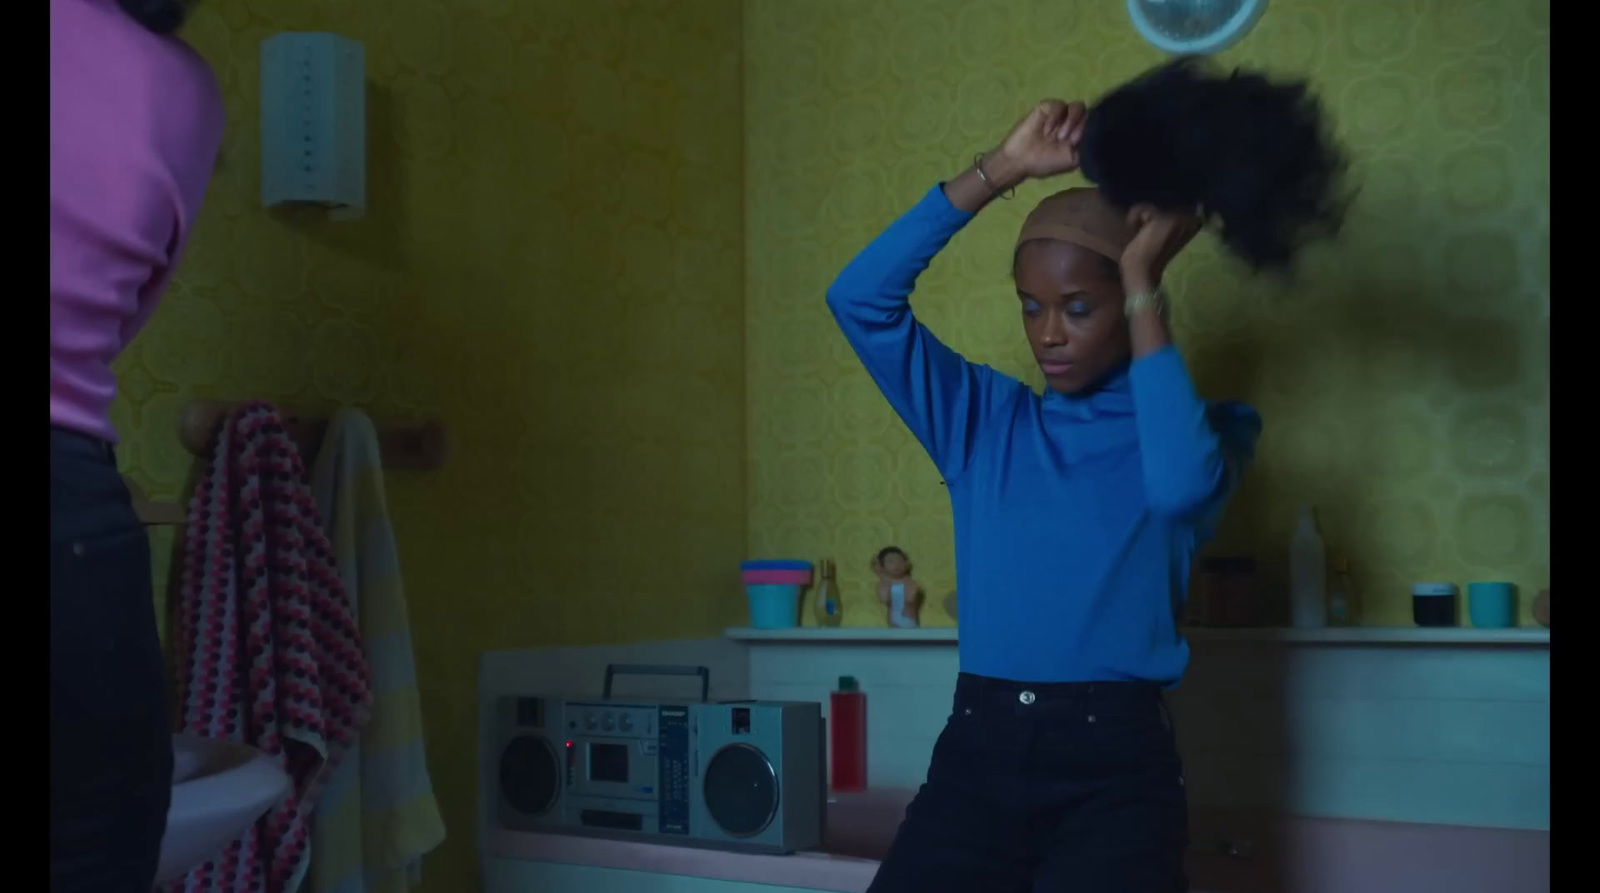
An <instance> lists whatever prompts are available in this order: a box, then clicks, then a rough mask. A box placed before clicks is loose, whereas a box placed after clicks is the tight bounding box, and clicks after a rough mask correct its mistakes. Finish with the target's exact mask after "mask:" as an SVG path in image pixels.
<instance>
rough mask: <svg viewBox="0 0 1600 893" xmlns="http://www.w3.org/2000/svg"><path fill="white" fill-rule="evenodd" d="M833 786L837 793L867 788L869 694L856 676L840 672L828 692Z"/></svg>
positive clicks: (830, 763) (831, 783)
mask: <svg viewBox="0 0 1600 893" xmlns="http://www.w3.org/2000/svg"><path fill="white" fill-rule="evenodd" d="M828 738H829V744H830V746H829V755H828V773H829V781H830V784H829V787H830V788H832V789H833V791H835V792H836V793H851V792H855V791H864V790H866V789H867V696H866V695H865V694H862V692H861V686H860V684H859V683H857V682H856V679H855V677H854V676H840V677H839V689H838V691H835V692H833V693H831V694H829V695H828Z"/></svg>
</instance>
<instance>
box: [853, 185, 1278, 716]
mask: <svg viewBox="0 0 1600 893" xmlns="http://www.w3.org/2000/svg"><path fill="white" fill-rule="evenodd" d="M971 219H972V215H971V214H968V213H967V212H965V211H962V210H960V209H958V208H956V207H955V206H953V205H952V204H950V201H949V199H947V198H946V197H945V194H944V189H943V188H942V187H939V186H936V187H934V189H933V190H932V191H930V192H929V193H928V194H927V196H926V197H924V198H923V199H922V201H921V202H919V203H918V204H917V205H916V206H915V207H914V208H912V209H911V210H910V211H909V212H907V213H906V214H905V216H903V217H901V218H900V219H899V220H898V221H896V222H895V223H894V224H892V225H891V226H890V227H889V228H888V229H887V230H886V231H884V233H883V234H882V235H880V236H878V238H877V239H875V240H874V241H873V242H872V244H870V245H868V246H867V247H866V249H865V250H863V251H862V252H861V254H859V255H858V256H857V257H856V258H855V260H853V261H852V262H851V263H850V265H849V266H847V267H845V269H844V271H843V272H842V273H840V274H839V278H838V279H837V280H835V281H834V283H833V286H832V287H831V288H829V290H828V306H829V307H830V308H831V309H832V310H833V314H834V317H835V318H836V319H837V320H838V323H839V328H840V329H842V330H843V332H844V336H845V338H846V339H847V340H849V342H850V345H851V346H852V347H853V348H854V349H855V351H856V354H857V356H859V357H860V358H861V362H862V364H863V365H864V366H866V369H867V371H868V373H870V374H871V375H872V378H873V381H875V382H876V383H877V385H878V387H879V389H880V390H882V391H883V395H884V396H885V397H887V398H888V400H889V403H890V405H891V406H893V407H894V410H895V412H897V413H899V415H900V418H902V419H903V420H905V423H906V425H907V426H908V427H909V428H910V429H911V432H912V433H913V434H915V435H916V437H917V439H918V440H919V441H921V443H922V445H923V447H924V448H926V449H927V451H928V455H929V456H930V457H932V459H933V461H934V464H935V465H936V466H937V467H938V469H939V471H940V473H941V474H943V475H944V480H945V483H946V484H948V485H949V489H950V502H951V505H952V507H953V509H954V513H955V548H956V588H957V591H959V592H960V593H961V597H960V599H959V611H960V617H959V618H958V621H959V624H960V630H961V669H962V670H963V671H964V672H968V673H976V674H979V675H983V676H993V677H997V678H1001V679H1011V680H1016V681H1021V682H1094V681H1105V680H1140V681H1149V682H1158V683H1161V684H1163V685H1168V686H1171V685H1176V684H1177V682H1178V681H1179V679H1181V678H1182V676H1183V671H1184V667H1185V665H1186V664H1187V663H1188V659H1189V646H1188V644H1187V643H1185V642H1184V640H1183V636H1182V634H1181V632H1180V631H1179V629H1178V619H1179V617H1180V615H1181V612H1182V609H1183V603H1184V600H1185V598H1186V597H1187V593H1188V581H1189V571H1190V566H1191V564H1192V562H1193V560H1194V555H1195V552H1196V550H1197V549H1198V548H1199V547H1200V545H1201V544H1202V543H1203V542H1204V541H1205V540H1206V539H1207V538H1208V537H1209V536H1210V534H1211V532H1212V530H1213V529H1214V527H1215V522H1216V519H1217V517H1218V515H1219V514H1220V512H1221V510H1222V507H1223V505H1224V503H1225V502H1226V501H1227V498H1228V496H1229V495H1230V494H1231V493H1232V491H1233V487H1234V485H1235V483H1236V482H1237V480H1238V476H1239V472H1240V471H1241V470H1242V469H1243V467H1244V466H1245V464H1246V463H1248V461H1249V459H1250V457H1251V455H1252V454H1253V452H1254V447H1255V441H1256V438H1257V436H1258V435H1259V434H1260V431H1261V421H1260V418H1259V417H1258V416H1257V415H1256V414H1255V412H1254V411H1253V410H1251V409H1250V408H1249V407H1247V406H1244V405H1242V404H1237V403H1228V404H1215V405H1211V404H1207V403H1205V402H1204V401H1202V400H1201V399H1200V398H1199V397H1198V396H1196V394H1195V391H1194V385H1193V383H1192V382H1191V381H1190V380H1189V374H1188V372H1187V370H1186V369H1185V368H1184V364H1183V360H1182V358H1181V357H1180V356H1179V355H1178V352H1177V350H1176V349H1175V348H1172V347H1167V348H1165V349H1162V350H1159V351H1156V352H1155V353H1152V354H1149V355H1147V356H1144V357H1141V358H1139V359H1137V360H1135V361H1133V363H1132V364H1131V365H1130V366H1128V367H1126V368H1124V369H1122V370H1119V371H1118V372H1117V373H1115V374H1114V375H1113V376H1112V377H1111V378H1109V379H1108V380H1107V381H1106V382H1105V383H1104V384H1103V385H1101V386H1100V387H1099V388H1097V389H1096V390H1094V391H1093V392H1092V393H1088V394H1084V395H1080V396H1067V395H1064V394H1060V393H1056V392H1054V391H1050V392H1047V393H1046V394H1044V395H1043V396H1040V395H1038V394H1035V393H1034V392H1033V391H1032V390H1031V389H1029V388H1028V387H1027V386H1026V385H1024V384H1022V383H1021V382H1020V381H1017V380H1016V379H1014V378H1011V377H1009V376H1006V375H1003V374H1001V373H999V372H996V371H995V370H993V369H991V368H989V367H988V366H982V365H978V364H975V363H970V362H968V361H967V360H965V359H964V358H962V357H961V355H959V354H957V353H956V352H955V351H953V350H951V349H950V348H948V347H946V346H945V345H944V344H943V343H941V342H940V341H939V340H938V339H937V338H935V337H934V336H933V334H932V333H930V332H929V331H928V330H927V328H926V327H925V326H923V325H922V324H921V323H920V322H918V321H917V320H916V318H915V317H914V316H913V315H912V313H911V305H910V303H909V301H908V299H909V297H910V295H911V290H912V288H913V286H914V285H915V284H916V279H917V276H918V275H920V274H921V273H922V271H923V270H924V269H926V268H927V266H928V263H929V262H930V261H932V259H933V256H934V255H935V254H937V253H939V251H940V250H941V249H942V248H944V246H945V244H946V243H947V242H949V241H950V239H951V237H953V236H954V235H955V234H956V233H957V232H958V231H960V230H961V228H962V227H963V226H965V225H966V223H967V221H969V220H971Z"/></svg>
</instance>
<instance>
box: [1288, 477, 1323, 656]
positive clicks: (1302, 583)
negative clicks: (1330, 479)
mask: <svg viewBox="0 0 1600 893" xmlns="http://www.w3.org/2000/svg"><path fill="white" fill-rule="evenodd" d="M1289 611H1290V621H1291V622H1292V623H1293V625H1294V627H1295V628H1296V629H1315V628H1317V627H1321V626H1327V625H1328V553H1327V551H1326V549H1325V548H1324V547H1323V545H1322V535H1321V534H1320V533H1318V532H1317V516H1316V514H1315V513H1314V512H1313V511H1312V508H1311V506H1309V505H1305V506H1301V507H1300V521H1299V523H1298V524H1297V525H1296V526H1295V531H1294V539H1293V540H1292V541H1291V542H1290V544H1289Z"/></svg>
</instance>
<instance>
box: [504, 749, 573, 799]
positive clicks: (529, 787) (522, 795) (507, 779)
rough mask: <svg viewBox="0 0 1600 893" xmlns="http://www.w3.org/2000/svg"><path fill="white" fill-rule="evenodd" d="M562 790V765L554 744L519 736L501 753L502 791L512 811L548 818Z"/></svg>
mask: <svg viewBox="0 0 1600 893" xmlns="http://www.w3.org/2000/svg"><path fill="white" fill-rule="evenodd" d="M560 789H561V761H560V760H559V759H558V758H557V756H556V752H555V749H554V748H552V747H551V746H550V742H548V741H546V740H545V739H543V738H541V737H539V736H538V735H519V736H518V737H516V738H513V739H511V741H510V743H508V744H506V749H505V750H504V751H501V753H500V791H501V793H502V794H504V795H505V798H506V802H507V803H509V804H511V808H512V809H515V810H516V811H517V812H520V813H522V814H523V815H530V816H536V815H544V814H545V813H547V812H549V811H550V808H551V807H553V806H555V805H556V795H557V794H558V793H559V792H560Z"/></svg>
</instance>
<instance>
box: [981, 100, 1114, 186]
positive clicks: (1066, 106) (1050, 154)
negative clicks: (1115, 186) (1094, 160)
mask: <svg viewBox="0 0 1600 893" xmlns="http://www.w3.org/2000/svg"><path fill="white" fill-rule="evenodd" d="M1088 120H1089V108H1088V106H1086V105H1084V104H1083V103H1081V102H1065V101H1063V100H1060V99H1046V100H1044V101H1042V102H1040V103H1039V104H1038V105H1036V106H1034V107H1033V110H1032V111H1030V112H1028V114H1027V115H1025V116H1023V118H1022V120H1021V121H1018V122H1017V126H1016V127H1013V128H1012V129H1011V134H1010V135H1009V136H1007V137H1006V139H1005V142H1003V143H1001V144H1000V148H998V149H996V150H994V151H993V152H991V153H989V156H987V158H986V160H987V159H992V160H993V163H994V166H995V167H996V168H997V169H1001V170H1004V171H1005V172H1006V174H1005V176H1006V178H1007V179H1014V180H1017V181H1021V180H1024V179H1033V180H1039V179H1043V178H1045V177H1053V176H1055V175H1057V174H1065V173H1070V172H1072V171H1075V170H1077V169H1078V161H1079V159H1078V143H1079V142H1080V141H1081V140H1082V139H1083V125H1084V123H1085V122H1086V121H1088ZM984 173H986V174H987V173H988V166H987V165H986V166H985V169H984ZM1013 185H1014V184H1013Z"/></svg>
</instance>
